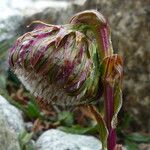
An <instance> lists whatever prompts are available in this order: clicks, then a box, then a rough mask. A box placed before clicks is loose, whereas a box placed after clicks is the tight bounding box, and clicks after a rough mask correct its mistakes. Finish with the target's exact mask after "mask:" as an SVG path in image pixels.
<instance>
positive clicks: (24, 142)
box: [18, 130, 33, 150]
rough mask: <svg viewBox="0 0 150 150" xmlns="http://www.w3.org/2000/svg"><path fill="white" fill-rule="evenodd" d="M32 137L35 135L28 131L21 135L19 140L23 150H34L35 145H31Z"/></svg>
mask: <svg viewBox="0 0 150 150" xmlns="http://www.w3.org/2000/svg"><path fill="white" fill-rule="evenodd" d="M32 136H33V133H32V132H31V133H28V132H27V131H26V130H25V131H23V132H22V133H21V134H19V136H18V139H19V144H20V147H21V149H22V150H33V145H32V144H31V143H30V141H31V139H32ZM29 148H30V149H29Z"/></svg>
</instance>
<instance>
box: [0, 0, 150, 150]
mask: <svg viewBox="0 0 150 150" xmlns="http://www.w3.org/2000/svg"><path fill="white" fill-rule="evenodd" d="M86 9H97V10H98V11H101V12H102V13H103V14H104V15H105V16H107V18H108V20H109V22H110V26H111V29H112V40H113V46H114V50H115V51H116V52H117V53H120V55H122V56H123V59H124V84H123V99H124V105H123V108H122V112H121V113H120V122H123V120H126V122H125V123H126V124H128V125H127V126H126V127H125V128H127V130H128V131H131V132H142V133H146V134H150V128H149V127H150V17H149V16H150V1H149V0H144V1H141V0H133V1H131V0H122V1H119V0H63V1H61V0H57V1H56V0H55V1H54V0H26V1H23V0H1V1H0V12H1V16H0V94H3V95H5V91H4V89H6V90H8V89H9V88H10V87H9V82H8V81H7V79H8V78H10V74H11V73H10V72H9V71H8V65H7V61H6V60H7V53H8V49H9V48H10V47H11V45H12V44H13V41H14V40H16V38H17V37H18V36H20V35H22V34H23V33H24V32H26V31H28V28H26V26H27V25H29V24H30V23H31V22H32V21H34V20H41V21H43V22H46V23H50V24H65V23H67V21H68V19H69V18H70V17H71V16H72V15H73V14H74V13H76V12H79V11H82V10H86ZM16 80H17V79H16ZM17 83H18V82H17ZM8 95H10V92H8ZM11 97H12V95H11ZM13 98H14V97H13ZM8 99H9V98H8ZM0 107H1V106H0ZM0 120H3V118H2V119H1V117H0ZM0 124H3V123H1V121H0ZM4 124H5V123H4ZM4 127H5V125H4ZM17 128H20V127H17ZM19 130H20V129H19ZM0 131H1V130H0ZM6 132H7V133H8V131H6ZM10 138H11V136H10ZM0 139H1V133H0ZM8 140H9V139H8ZM37 143H39V142H37ZM144 146H145V145H144ZM144 146H143V145H142V146H141V147H142V148H141V147H140V149H144V148H143V147H144ZM14 147H15V149H17V147H18V145H17V143H16V144H14ZM146 147H147V149H148V148H149V149H150V147H149V146H147V145H146ZM10 149H11V148H10ZM45 149H46V148H45ZM45 149H43V150H45ZM72 150H75V148H74V149H72ZM89 150H90V149H89ZM95 150H96V148H95Z"/></svg>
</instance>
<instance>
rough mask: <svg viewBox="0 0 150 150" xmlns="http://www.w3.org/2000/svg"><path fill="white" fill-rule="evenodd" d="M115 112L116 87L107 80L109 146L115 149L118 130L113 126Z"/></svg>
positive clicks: (106, 117) (106, 113) (106, 99)
mask: <svg viewBox="0 0 150 150" xmlns="http://www.w3.org/2000/svg"><path fill="white" fill-rule="evenodd" d="M113 113H114V87H112V86H111V85H110V84H109V83H107V82H106V85H105V121H106V125H107V128H108V132H109V134H108V139H107V148H108V150H114V148H115V145H116V131H115V129H113V128H112V126H111V120H112V117H113Z"/></svg>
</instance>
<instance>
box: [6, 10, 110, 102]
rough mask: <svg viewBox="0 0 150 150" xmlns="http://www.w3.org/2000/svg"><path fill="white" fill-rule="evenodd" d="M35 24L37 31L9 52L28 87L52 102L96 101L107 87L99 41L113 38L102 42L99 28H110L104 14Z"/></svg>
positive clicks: (17, 42)
mask: <svg viewBox="0 0 150 150" xmlns="http://www.w3.org/2000/svg"><path fill="white" fill-rule="evenodd" d="M32 26H34V29H33V31H31V32H27V33H26V34H24V35H23V36H21V37H20V38H18V39H17V41H16V43H15V44H14V46H13V47H12V49H11V50H10V53H9V64H10V66H11V68H12V69H13V70H14V72H15V74H16V75H17V76H18V77H19V79H20V80H21V82H22V83H23V84H24V85H25V87H26V88H27V89H28V90H29V91H30V92H31V93H33V94H34V95H35V96H37V97H40V99H41V100H43V101H46V102H47V103H51V104H57V105H79V104H84V103H90V102H91V101H93V100H94V101H96V100H97V99H98V98H99V97H100V95H101V94H102V86H103V85H102V84H101V76H102V73H101V71H100V64H101V63H102V60H103V56H102V55H101V53H100V51H101V49H99V44H103V43H104V44H105V42H107V41H108V42H109V40H107V36H106V37H105V39H104V40H107V41H103V39H102V40H101V41H102V43H100V42H101V41H98V40H97V35H96V34H95V29H97V28H98V27H99V28H103V27H104V28H106V27H107V21H106V19H105V18H104V16H103V15H101V14H100V13H99V12H97V11H85V12H82V13H79V14H76V15H75V16H73V17H72V19H71V20H70V23H69V24H66V25H49V24H45V23H42V22H39V21H36V22H33V23H32ZM93 29H94V30H93ZM106 29H107V28H106ZM104 46H105V45H104Z"/></svg>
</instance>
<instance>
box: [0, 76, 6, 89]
mask: <svg viewBox="0 0 150 150" xmlns="http://www.w3.org/2000/svg"><path fill="white" fill-rule="evenodd" d="M0 88H3V89H4V88H6V77H5V75H3V74H1V75H0Z"/></svg>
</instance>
